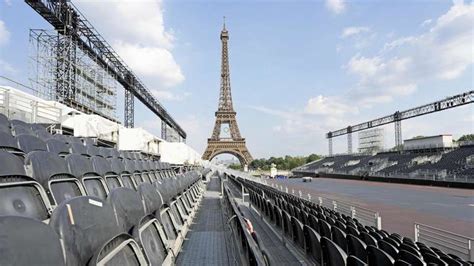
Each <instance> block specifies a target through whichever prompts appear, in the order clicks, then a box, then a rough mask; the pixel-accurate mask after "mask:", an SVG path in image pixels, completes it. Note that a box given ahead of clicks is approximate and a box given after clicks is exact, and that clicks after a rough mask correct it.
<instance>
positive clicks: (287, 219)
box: [230, 176, 470, 265]
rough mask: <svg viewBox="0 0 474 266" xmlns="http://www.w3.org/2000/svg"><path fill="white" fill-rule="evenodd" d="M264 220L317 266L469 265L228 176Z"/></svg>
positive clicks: (417, 243) (349, 218)
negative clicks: (243, 190)
mask: <svg viewBox="0 0 474 266" xmlns="http://www.w3.org/2000/svg"><path fill="white" fill-rule="evenodd" d="M230 178H231V179H232V180H234V182H237V183H238V184H241V185H243V186H244V187H245V188H246V189H247V190H248V191H249V194H250V201H251V203H252V204H253V205H254V206H256V208H257V209H258V210H259V211H260V212H261V213H262V216H264V217H265V219H267V220H268V221H269V223H271V224H273V225H274V226H275V228H277V229H278V230H280V231H281V232H282V234H283V235H284V236H285V237H286V238H287V239H289V240H291V242H293V243H294V244H295V245H296V246H298V247H299V248H300V249H301V250H302V251H303V252H304V253H305V254H306V255H307V256H308V257H309V258H310V259H311V260H312V261H313V262H314V263H316V264H319V265H470V264H469V262H466V261H464V260H462V259H461V258H459V257H457V256H456V255H453V254H446V253H444V252H443V251H441V250H439V249H437V248H434V247H428V246H427V245H425V244H423V243H420V242H414V241H413V240H411V239H410V238H408V237H402V236H400V235H398V234H395V233H393V234H389V233H388V232H386V231H384V230H378V229H377V228H375V227H371V226H364V225H362V224H361V223H360V222H359V221H358V220H357V219H353V218H351V217H348V216H346V215H344V214H340V213H338V212H336V211H334V210H330V209H327V208H325V207H323V206H320V205H318V204H315V203H313V202H310V201H307V200H304V199H301V198H298V197H296V196H294V195H291V194H288V193H284V192H281V191H278V190H276V189H274V188H272V187H268V186H266V185H263V184H260V183H256V182H254V181H251V180H248V179H243V178H240V177H235V176H230Z"/></svg>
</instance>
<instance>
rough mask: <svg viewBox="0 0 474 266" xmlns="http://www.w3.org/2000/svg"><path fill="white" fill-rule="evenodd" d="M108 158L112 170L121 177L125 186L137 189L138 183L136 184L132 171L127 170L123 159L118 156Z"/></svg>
mask: <svg viewBox="0 0 474 266" xmlns="http://www.w3.org/2000/svg"><path fill="white" fill-rule="evenodd" d="M107 160H108V161H109V162H110V167H111V169H112V172H114V173H115V174H117V175H118V176H119V177H120V180H122V184H123V186H124V187H128V188H131V189H135V190H136V188H137V184H135V181H134V180H133V178H132V176H131V175H130V173H129V172H128V171H126V170H125V166H124V165H123V163H122V160H121V159H118V158H109V159H107Z"/></svg>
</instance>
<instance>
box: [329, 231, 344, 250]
mask: <svg viewBox="0 0 474 266" xmlns="http://www.w3.org/2000/svg"><path fill="white" fill-rule="evenodd" d="M331 230H332V240H333V241H334V243H336V244H337V245H338V246H339V247H340V248H342V250H344V251H345V252H347V241H346V233H344V232H343V231H342V230H341V229H339V228H338V227H337V226H333V227H332V228H331Z"/></svg>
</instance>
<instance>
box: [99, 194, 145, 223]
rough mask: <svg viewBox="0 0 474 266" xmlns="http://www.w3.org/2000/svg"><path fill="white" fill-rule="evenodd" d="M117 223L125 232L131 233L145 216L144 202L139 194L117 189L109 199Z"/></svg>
mask: <svg viewBox="0 0 474 266" xmlns="http://www.w3.org/2000/svg"><path fill="white" fill-rule="evenodd" d="M107 203H108V204H109V205H110V206H111V207H112V209H113V210H114V214H115V219H116V221H117V223H118V224H119V225H120V226H121V227H122V229H123V230H124V232H131V231H132V229H133V227H134V226H136V225H137V224H138V222H139V221H140V219H141V218H142V217H143V216H145V209H144V208H143V202H142V199H141V198H140V196H139V195H138V193H137V192H136V191H135V190H132V189H130V188H123V187H122V188H116V189H114V190H112V192H110V194H109V196H108V197H107Z"/></svg>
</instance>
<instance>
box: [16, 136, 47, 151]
mask: <svg viewBox="0 0 474 266" xmlns="http://www.w3.org/2000/svg"><path fill="white" fill-rule="evenodd" d="M16 139H17V141H18V147H19V148H20V149H21V150H22V151H24V152H25V153H29V152H32V151H46V150H47V147H46V143H44V141H42V140H41V139H39V138H37V137H36V136H33V135H19V136H16Z"/></svg>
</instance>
